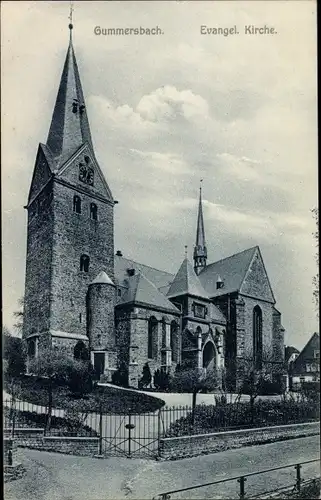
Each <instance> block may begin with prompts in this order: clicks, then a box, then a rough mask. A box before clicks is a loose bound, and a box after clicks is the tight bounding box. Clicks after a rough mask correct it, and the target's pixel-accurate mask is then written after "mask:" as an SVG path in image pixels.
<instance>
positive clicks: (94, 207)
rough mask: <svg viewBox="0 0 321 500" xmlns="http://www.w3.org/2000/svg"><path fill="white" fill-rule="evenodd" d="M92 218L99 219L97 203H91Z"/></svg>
mask: <svg viewBox="0 0 321 500" xmlns="http://www.w3.org/2000/svg"><path fill="white" fill-rule="evenodd" d="M90 218H91V219H92V220H97V219H98V207H97V205H96V204H95V203H91V204H90Z"/></svg>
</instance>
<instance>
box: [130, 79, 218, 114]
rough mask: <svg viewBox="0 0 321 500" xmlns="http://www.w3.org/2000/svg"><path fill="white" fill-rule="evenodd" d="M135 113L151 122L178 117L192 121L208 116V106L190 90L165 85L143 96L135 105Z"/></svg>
mask: <svg viewBox="0 0 321 500" xmlns="http://www.w3.org/2000/svg"><path fill="white" fill-rule="evenodd" d="M137 111H138V112H139V113H140V115H141V116H143V117H144V118H145V119H147V120H150V121H153V122H159V121H164V120H165V121H170V120H174V119H175V118H177V117H179V116H182V117H184V118H185V119H186V120H188V121H193V120H194V119H196V118H199V117H203V118H204V117H207V116H208V114H209V108H208V104H207V102H206V100H205V99H203V97H201V96H200V95H197V94H194V93H193V92H192V91H191V90H181V91H180V90H177V88H176V87H174V86H172V85H165V86H164V87H161V88H158V89H156V90H154V91H153V92H151V93H150V94H148V95H145V96H143V97H142V98H141V100H140V101H139V103H138V105H137Z"/></svg>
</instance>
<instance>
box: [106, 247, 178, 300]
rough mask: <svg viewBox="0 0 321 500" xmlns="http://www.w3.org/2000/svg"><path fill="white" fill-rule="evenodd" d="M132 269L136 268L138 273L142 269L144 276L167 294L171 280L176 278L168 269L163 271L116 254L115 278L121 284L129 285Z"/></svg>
mask: <svg viewBox="0 0 321 500" xmlns="http://www.w3.org/2000/svg"><path fill="white" fill-rule="evenodd" d="M130 269H135V272H136V273H138V272H139V271H141V272H142V273H143V274H144V276H145V277H146V278H147V279H148V280H149V281H151V282H152V283H154V285H155V286H156V287H157V288H158V289H160V291H161V292H162V293H163V294H164V295H165V294H166V292H167V290H168V288H169V286H170V284H171V282H172V281H173V279H174V275H173V274H170V273H167V272H166V271H161V270H160V269H156V268H154V267H150V266H145V265H144V264H140V263H138V262H136V261H134V260H130V259H126V258H125V257H122V256H119V255H115V280H116V281H117V284H118V285H119V286H123V287H127V286H128V278H129V274H128V271H129V270H130Z"/></svg>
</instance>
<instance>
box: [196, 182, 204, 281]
mask: <svg viewBox="0 0 321 500" xmlns="http://www.w3.org/2000/svg"><path fill="white" fill-rule="evenodd" d="M200 182H201V185H200V194H199V204H198V216H197V228H196V241H195V246H194V270H195V272H196V274H199V273H200V272H201V271H202V269H204V267H205V266H206V259H207V249H206V242H205V229H204V219H203V206H202V182H203V179H201V181H200Z"/></svg>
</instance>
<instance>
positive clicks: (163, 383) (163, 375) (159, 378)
mask: <svg viewBox="0 0 321 500" xmlns="http://www.w3.org/2000/svg"><path fill="white" fill-rule="evenodd" d="M154 386H155V388H156V389H157V390H159V391H168V390H169V387H170V377H169V373H168V372H166V371H165V370H159V369H157V370H155V373H154Z"/></svg>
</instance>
